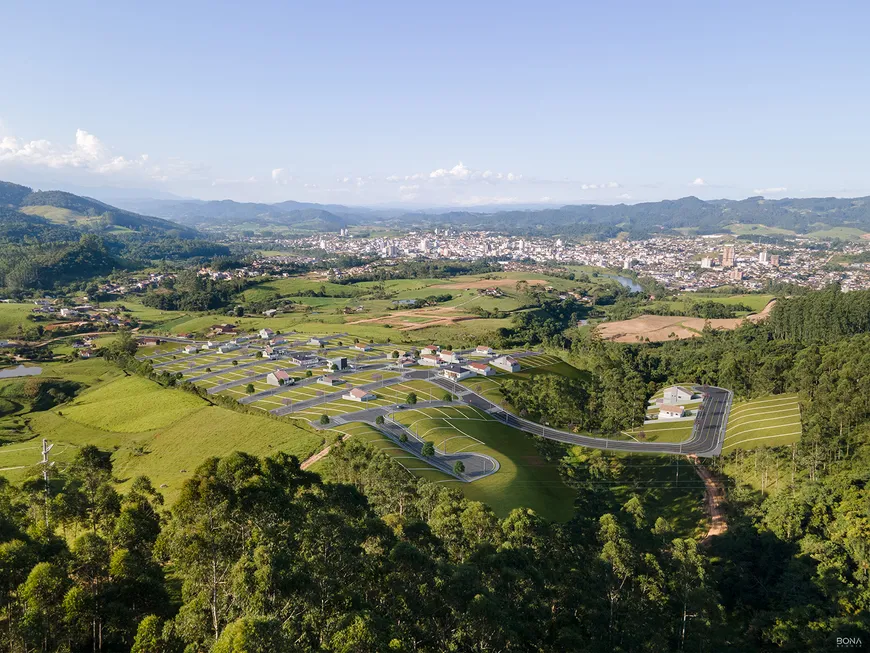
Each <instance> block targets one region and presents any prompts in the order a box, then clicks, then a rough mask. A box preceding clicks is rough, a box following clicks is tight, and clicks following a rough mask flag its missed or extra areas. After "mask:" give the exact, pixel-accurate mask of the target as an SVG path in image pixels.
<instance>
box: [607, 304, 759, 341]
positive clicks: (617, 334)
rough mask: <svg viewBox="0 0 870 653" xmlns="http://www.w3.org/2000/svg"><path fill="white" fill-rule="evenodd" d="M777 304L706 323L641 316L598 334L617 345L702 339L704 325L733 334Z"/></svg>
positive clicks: (682, 317) (694, 319) (609, 324)
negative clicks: (743, 324)
mask: <svg viewBox="0 0 870 653" xmlns="http://www.w3.org/2000/svg"><path fill="white" fill-rule="evenodd" d="M774 304H776V300H773V301H771V302H769V303H768V304H767V306H765V307H764V309H763V310H762V311H760V312H759V313H755V314H753V315H748V316H746V317H740V318H731V319H723V320H704V319H702V318H699V317H688V316H685V315H677V316H673V315H640V316H638V317H634V318H632V319H630V320H620V321H619V322H604V323H603V324H600V325H598V332H599V333H600V334H601V337H602V338H603V339H604V340H613V341H614V342H637V341H638V340H639V339H644V340H646V339H649V341H650V342H665V341H667V340H672V339H673V338H671V337H670V336H671V334H673V335H674V336H675V338H676V339H677V340H683V339H685V338H696V337H697V336H699V335H701V331H703V330H704V325H705V324H706V323H707V322H708V321H709V322H710V327H711V328H713V329H724V330H726V331H727V330H731V329H736V328H737V327H738V326H740V324H742V323H743V321H744V320H749V321H750V322H758V321H760V320H763V319H764V318H766V317H767V316H768V315H769V314H770V311H771V309H773V305H774Z"/></svg>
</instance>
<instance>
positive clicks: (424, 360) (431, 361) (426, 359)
mask: <svg viewBox="0 0 870 653" xmlns="http://www.w3.org/2000/svg"><path fill="white" fill-rule="evenodd" d="M420 364H421V365H431V366H433V367H438V366H439V365H441V361H440V360H438V357H437V356H435V355H433V354H423V355H422V356H420Z"/></svg>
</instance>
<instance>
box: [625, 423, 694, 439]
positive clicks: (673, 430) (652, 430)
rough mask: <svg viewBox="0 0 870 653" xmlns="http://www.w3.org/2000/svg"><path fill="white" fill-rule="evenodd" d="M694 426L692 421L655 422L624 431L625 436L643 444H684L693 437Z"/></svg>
mask: <svg viewBox="0 0 870 653" xmlns="http://www.w3.org/2000/svg"><path fill="white" fill-rule="evenodd" d="M693 424H694V422H691V421H685V422H683V421H670V422H668V421H662V422H653V423H651V424H644V425H643V426H638V427H637V428H634V429H631V430H630V431H623V435H626V436H628V437H629V438H631V439H632V440H638V441H642V442H683V441H685V440H688V439H689V438H690V437H691V436H692V425H693Z"/></svg>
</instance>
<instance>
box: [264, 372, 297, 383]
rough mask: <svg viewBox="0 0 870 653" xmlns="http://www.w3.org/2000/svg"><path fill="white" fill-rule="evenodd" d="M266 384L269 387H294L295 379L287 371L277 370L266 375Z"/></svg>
mask: <svg viewBox="0 0 870 653" xmlns="http://www.w3.org/2000/svg"><path fill="white" fill-rule="evenodd" d="M266 383H268V384H269V385H292V383H293V378H292V377H291V376H290V375H289V374H288V373H287V370H275V371H274V372H269V373H268V374H267V375H266Z"/></svg>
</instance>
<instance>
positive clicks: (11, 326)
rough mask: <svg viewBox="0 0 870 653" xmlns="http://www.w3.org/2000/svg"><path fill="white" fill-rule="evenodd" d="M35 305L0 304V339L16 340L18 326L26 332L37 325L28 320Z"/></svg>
mask: <svg viewBox="0 0 870 653" xmlns="http://www.w3.org/2000/svg"><path fill="white" fill-rule="evenodd" d="M33 307H34V305H33V304H14V303H11V302H10V303H9V304H0V337H3V338H14V337H15V335H16V334H17V332H18V325H19V324H20V325H21V328H22V329H24V330H25V331H26V330H27V329H28V328H29V327H32V326H34V325H35V324H36V322H31V321H30V320H28V319H27V318H28V316H29V315H30V314H31V313H30V312H31V311H32V310H33Z"/></svg>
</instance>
